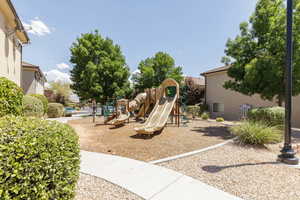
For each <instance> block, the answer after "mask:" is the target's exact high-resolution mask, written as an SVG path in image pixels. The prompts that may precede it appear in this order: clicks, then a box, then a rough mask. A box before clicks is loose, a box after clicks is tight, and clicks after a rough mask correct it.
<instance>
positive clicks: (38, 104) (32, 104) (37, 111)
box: [23, 95, 44, 117]
mask: <svg viewBox="0 0 300 200" xmlns="http://www.w3.org/2000/svg"><path fill="white" fill-rule="evenodd" d="M23 112H24V116H27V117H42V116H43V115H44V106H43V103H42V101H41V100H39V99H38V98H35V97H33V96H29V95H25V96H24V98H23Z"/></svg>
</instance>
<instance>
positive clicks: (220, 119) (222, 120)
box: [216, 117, 225, 122]
mask: <svg viewBox="0 0 300 200" xmlns="http://www.w3.org/2000/svg"><path fill="white" fill-rule="evenodd" d="M216 121H217V122H224V121H225V120H224V118H223V117H217V118H216Z"/></svg>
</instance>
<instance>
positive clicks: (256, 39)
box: [222, 0, 300, 105]
mask: <svg viewBox="0 0 300 200" xmlns="http://www.w3.org/2000/svg"><path fill="white" fill-rule="evenodd" d="M284 2H285V1H284V0H259V1H258V3H257V5H256V9H255V12H254V13H253V15H252V16H251V17H250V20H249V23H248V22H243V23H241V24H240V34H239V35H238V36H237V37H236V38H235V39H234V40H231V39H229V40H228V42H227V44H226V49H225V53H226V57H224V58H223V59H222V61H223V62H224V63H226V64H228V65H230V66H231V67H230V68H229V70H228V75H229V77H231V78H232V80H229V81H226V82H225V84H224V87H225V88H226V89H231V90H234V91H237V92H240V93H242V94H245V95H249V96H251V95H254V94H259V95H260V96H261V98H262V99H265V100H275V99H276V100H277V102H278V104H279V105H281V104H282V102H283V100H284V92H285V91H284V84H283V83H284V72H285V70H284V69H285V66H286V65H285V59H286V55H285V47H286V43H285V41H286V30H285V26H286V8H285V3H284ZM294 14H295V17H294V46H293V47H294V63H293V67H294V68H293V73H294V75H293V86H294V88H293V95H298V94H299V93H300V28H299V27H300V4H299V1H298V0H297V1H295V12H294Z"/></svg>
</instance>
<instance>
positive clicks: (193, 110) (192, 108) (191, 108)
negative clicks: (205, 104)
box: [187, 106, 200, 118]
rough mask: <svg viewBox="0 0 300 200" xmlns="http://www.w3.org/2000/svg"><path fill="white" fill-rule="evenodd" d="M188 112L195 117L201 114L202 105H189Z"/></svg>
mask: <svg viewBox="0 0 300 200" xmlns="http://www.w3.org/2000/svg"><path fill="white" fill-rule="evenodd" d="M187 113H188V114H191V115H192V117H193V118H195V117H196V116H199V114H200V107H199V106H187Z"/></svg>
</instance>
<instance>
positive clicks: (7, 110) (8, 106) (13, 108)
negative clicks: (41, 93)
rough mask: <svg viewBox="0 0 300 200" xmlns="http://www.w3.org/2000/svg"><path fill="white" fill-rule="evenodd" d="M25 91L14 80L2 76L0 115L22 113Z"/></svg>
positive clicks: (0, 80) (0, 84)
mask: <svg viewBox="0 0 300 200" xmlns="http://www.w3.org/2000/svg"><path fill="white" fill-rule="evenodd" d="M23 95H24V94H23V91H22V89H21V88H20V87H19V86H18V85H17V84H15V83H14V82H12V81H10V80H8V79H7V78H4V77H0V117H3V116H5V115H16V116H18V115H22V113H23V105H22V104H23Z"/></svg>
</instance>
